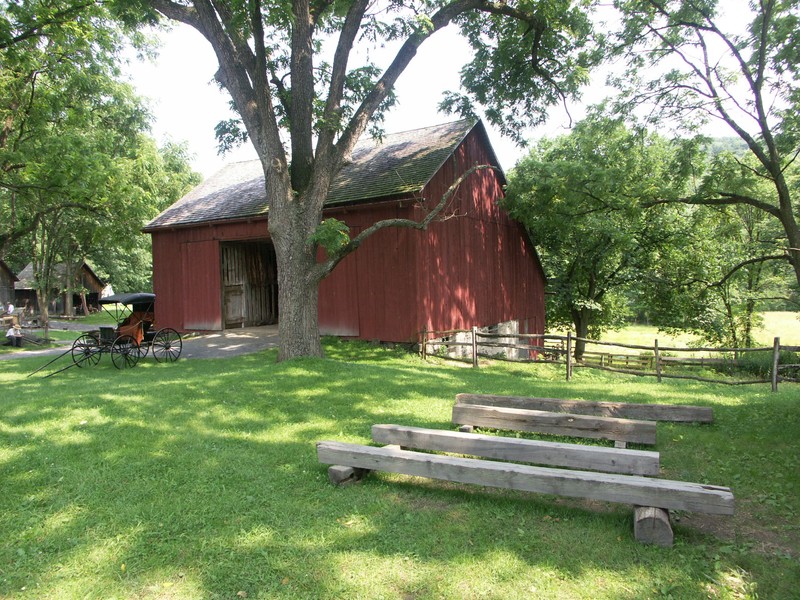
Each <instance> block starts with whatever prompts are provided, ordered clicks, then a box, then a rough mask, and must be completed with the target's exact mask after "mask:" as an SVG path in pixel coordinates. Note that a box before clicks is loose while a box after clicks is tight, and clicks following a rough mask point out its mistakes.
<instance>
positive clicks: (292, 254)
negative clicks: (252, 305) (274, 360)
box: [265, 168, 322, 360]
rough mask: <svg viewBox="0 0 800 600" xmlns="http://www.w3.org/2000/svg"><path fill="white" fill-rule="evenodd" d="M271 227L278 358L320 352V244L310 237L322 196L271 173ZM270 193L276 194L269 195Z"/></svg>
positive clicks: (318, 212)
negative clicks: (298, 190) (296, 190)
mask: <svg viewBox="0 0 800 600" xmlns="http://www.w3.org/2000/svg"><path fill="white" fill-rule="evenodd" d="M265 171H267V179H266V180H267V194H268V197H271V198H272V199H273V200H272V202H271V204H270V212H269V231H270V236H271V237H272V241H273V243H274V245H275V257H276V260H277V263H278V333H279V345H278V360H287V359H291V358H297V357H300V356H322V344H321V343H320V334H319V315H318V312H317V309H318V298H319V289H318V288H319V279H318V278H317V277H314V275H313V273H314V272H315V266H316V263H317V245H316V244H314V243H312V242H310V241H309V238H310V236H311V234H312V233H314V231H315V230H316V227H317V225H318V224H319V222H320V221H321V220H322V200H321V199H320V198H319V197H318V196H313V195H312V194H313V192H312V191H310V190H309V191H308V192H307V193H306V194H304V195H301V196H299V197H298V196H295V195H294V194H293V192H292V190H291V189H286V188H285V187H284V186H285V183H286V182H285V180H283V179H281V178H279V177H274V176H273V177H270V176H269V168H268V169H266V170H265ZM270 194H272V195H271V196H270Z"/></svg>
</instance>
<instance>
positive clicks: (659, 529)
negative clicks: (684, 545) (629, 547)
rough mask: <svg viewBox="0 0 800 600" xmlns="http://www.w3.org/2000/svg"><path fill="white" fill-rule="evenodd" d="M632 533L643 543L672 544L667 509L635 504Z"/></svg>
mask: <svg viewBox="0 0 800 600" xmlns="http://www.w3.org/2000/svg"><path fill="white" fill-rule="evenodd" d="M633 535H634V537H635V538H636V539H637V541H639V542H641V543H643V544H655V545H656V546H665V547H669V546H672V540H673V534H672V526H671V525H670V523H669V511H666V510H664V509H663V508H654V507H652V506H637V507H636V509H635V511H634V516H633Z"/></svg>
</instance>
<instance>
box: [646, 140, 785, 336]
mask: <svg viewBox="0 0 800 600" xmlns="http://www.w3.org/2000/svg"><path fill="white" fill-rule="evenodd" d="M753 160H754V159H753V158H752V155H750V156H747V155H745V156H736V155H735V154H732V153H729V152H721V153H719V154H717V155H716V156H713V158H712V159H711V162H710V164H709V165H708V167H707V169H706V173H705V175H704V176H703V179H702V183H701V186H700V188H701V192H702V190H715V189H725V188H727V189H738V190H740V191H741V193H746V194H748V195H751V196H758V197H762V198H769V197H770V194H771V193H772V194H774V189H773V188H772V187H771V185H770V184H769V182H767V181H764V180H763V179H762V178H759V177H757V176H756V175H755V174H754V171H753V168H752V164H751V165H748V164H747V163H748V161H749V162H751V163H752V162H753ZM699 167H700V165H698V168H699ZM689 208H690V210H688V211H687V212H686V214H685V216H684V218H685V220H686V221H685V225H684V227H683V230H684V234H683V235H681V236H677V237H676V238H675V240H674V243H673V244H672V245H671V246H670V247H669V248H667V249H665V252H664V255H663V260H662V261H660V262H659V263H658V264H657V265H655V268H654V269H653V272H652V273H651V275H650V276H649V277H648V278H647V279H646V280H644V281H643V282H642V286H641V289H640V290H639V291H638V293H639V296H640V297H642V298H643V299H644V304H645V305H646V306H647V307H648V317H649V319H650V320H651V322H653V323H654V324H656V325H658V326H659V327H661V328H663V329H665V330H668V331H672V330H683V331H691V332H693V333H695V334H696V335H698V336H699V337H700V338H702V339H704V340H705V341H706V342H709V343H712V344H718V345H721V346H726V347H751V346H752V345H753V344H754V343H755V340H754V330H755V329H756V327H757V326H758V325H759V322H760V320H759V315H758V310H759V309H760V308H762V307H763V306H765V305H769V303H772V302H777V303H779V306H787V302H789V301H790V298H788V297H787V294H786V292H787V289H788V288H789V285H788V284H789V283H790V282H791V279H792V275H791V273H790V271H791V269H789V268H788V265H787V264H786V262H785V261H782V260H779V259H781V258H783V256H784V255H785V254H784V252H783V248H784V245H785V237H784V236H783V232H782V230H781V228H780V226H779V225H778V223H777V222H776V221H775V220H774V219H771V218H770V217H769V215H767V214H766V213H764V212H763V211H760V210H758V209H756V208H754V207H752V206H749V205H746V204H735V205H731V206H692V207H689Z"/></svg>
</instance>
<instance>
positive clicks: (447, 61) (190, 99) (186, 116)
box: [128, 25, 600, 177]
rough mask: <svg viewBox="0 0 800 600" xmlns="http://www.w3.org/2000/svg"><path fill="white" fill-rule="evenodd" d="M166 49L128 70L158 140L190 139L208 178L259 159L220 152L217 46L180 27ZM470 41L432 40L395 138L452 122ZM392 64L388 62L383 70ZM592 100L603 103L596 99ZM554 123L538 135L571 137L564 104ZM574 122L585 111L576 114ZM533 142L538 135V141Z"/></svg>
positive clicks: (223, 107) (507, 156)
mask: <svg viewBox="0 0 800 600" xmlns="http://www.w3.org/2000/svg"><path fill="white" fill-rule="evenodd" d="M160 37H161V39H162V46H161V49H160V51H159V57H158V59H157V60H156V62H155V63H140V62H135V61H134V62H132V64H131V65H130V68H129V69H128V71H129V73H130V76H131V79H132V83H133V84H134V85H135V87H136V89H137V90H138V92H139V94H140V95H142V96H145V97H147V98H149V99H150V101H151V108H152V110H153V112H154V114H155V117H156V121H155V124H154V127H153V134H154V136H155V138H156V140H157V141H159V143H161V142H163V141H164V140H166V139H171V140H173V141H176V142H180V141H186V142H188V144H189V151H190V153H191V154H193V155H194V157H195V158H194V161H193V167H194V168H195V170H197V171H199V172H200V173H202V174H203V176H204V177H208V176H209V175H212V174H213V173H215V172H216V171H217V170H218V169H220V168H221V167H222V165H223V164H226V163H229V162H234V161H238V160H248V159H253V158H256V155H255V151H254V150H253V149H252V146H251V145H250V143H249V142H248V143H247V144H245V145H243V146H242V147H241V148H240V149H238V150H236V151H234V152H232V153H230V154H228V155H227V156H225V157H220V156H218V155H217V143H216V139H215V137H214V126H215V125H216V124H217V123H218V122H219V121H221V120H223V119H227V118H231V117H233V113H231V111H230V110H229V107H228V96H227V93H226V92H223V91H220V90H219V88H218V87H217V85H216V84H215V83H214V82H213V77H214V73H215V71H216V70H217V61H216V57H215V56H214V53H213V51H212V50H211V46H210V44H209V43H208V42H207V41H206V40H205V39H204V38H203V37H202V36H201V35H200V34H199V33H197V32H196V31H195V30H194V29H192V28H190V27H188V26H183V25H175V26H174V28H173V29H172V30H171V31H169V32H168V33H162V34H161V35H160ZM469 52H470V50H469V47H468V45H467V43H466V42H465V41H464V40H463V39H462V38H460V37H459V35H458V33H457V31H456V30H455V29H454V28H448V29H446V30H443V31H441V32H438V33H437V34H436V35H434V36H432V37H431V38H430V39H429V40H427V41H426V42H425V43H424V44H423V45H422V47H421V48H420V51H419V53H418V54H417V56H416V57H415V59H414V60H413V61H412V63H411V65H410V66H409V68H408V69H407V70H406V72H405V73H403V75H402V76H401V78H400V79H399V81H398V83H397V90H396V91H397V95H398V99H399V102H398V105H397V106H395V107H394V108H393V109H392V112H391V113H390V114H389V115H388V116H387V119H386V124H385V129H386V131H387V132H388V133H391V132H396V131H404V130H408V129H416V128H419V127H426V126H429V125H435V124H437V123H444V122H447V121H451V120H453V119H455V118H456V117H454V116H450V115H444V114H441V113H438V112H437V110H436V107H437V105H438V103H439V102H440V100H441V98H442V92H443V91H445V90H457V89H458V83H459V81H458V73H459V70H460V68H461V66H462V65H463V64H464V63H466V62H467V61H468V60H469V58H470V54H469ZM381 66H385V65H381ZM588 100H590V101H591V102H595V101H598V100H600V98H590V99H588ZM550 114H551V117H552V118H551V124H550V125H548V126H546V127H540V128H538V129H537V130H536V132H535V133H536V136H537V137H540V136H542V135H548V136H552V135H556V134H559V133H564V132H565V131H566V129H565V127H566V124H567V122H568V118H567V115H566V112H565V111H564V109H563V107H554V108H553V109H551V112H550ZM572 116H573V118H576V119H577V118H580V116H582V114H575V113H573V115H572ZM485 124H486V125H487V128H488V129H489V136H490V139H491V142H492V146H493V148H494V150H495V152H496V153H497V156H498V159H499V160H500V163H501V165H502V167H503V168H504V169H505V170H508V169H511V168H512V167H513V166H514V165H515V164H516V162H517V160H519V159H520V158H521V157H522V156H523V155H524V154H525V152H526V151H525V150H523V149H520V148H518V147H516V146H515V145H514V144H513V143H512V142H511V141H509V140H507V139H505V138H501V136H500V134H499V132H497V131H494V130H492V129H491V128H490V127H489V125H488V123H485ZM526 137H533V132H531V136H526Z"/></svg>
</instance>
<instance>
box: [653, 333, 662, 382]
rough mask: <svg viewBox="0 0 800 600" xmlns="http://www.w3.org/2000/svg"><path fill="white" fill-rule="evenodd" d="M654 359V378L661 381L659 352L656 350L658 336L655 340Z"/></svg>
mask: <svg viewBox="0 0 800 600" xmlns="http://www.w3.org/2000/svg"><path fill="white" fill-rule="evenodd" d="M654 348H655V349H654V352H655V361H656V379H657V380H658V383H661V354H660V353H659V352H658V338H656V341H655V347H654Z"/></svg>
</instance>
